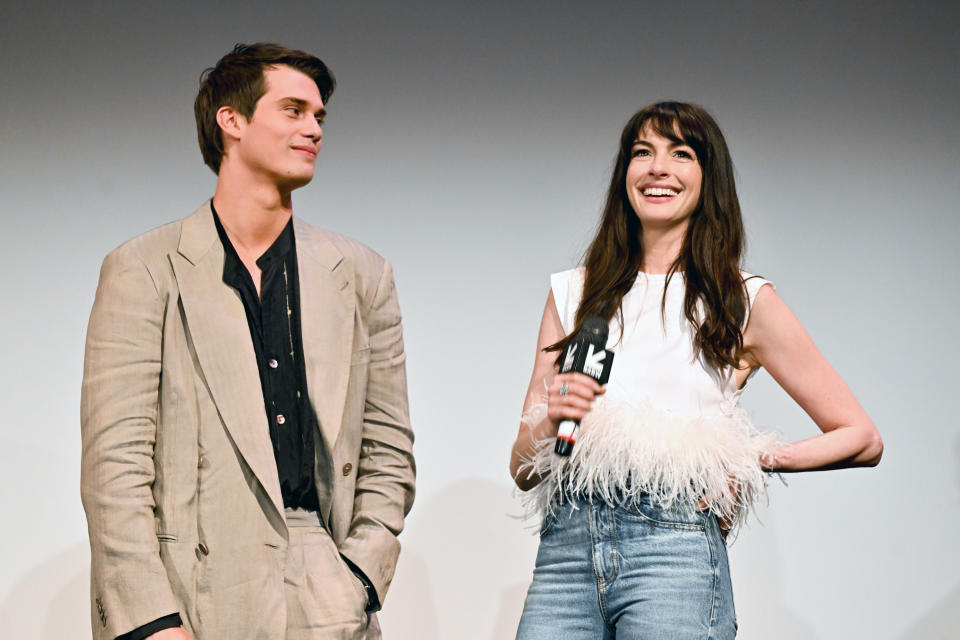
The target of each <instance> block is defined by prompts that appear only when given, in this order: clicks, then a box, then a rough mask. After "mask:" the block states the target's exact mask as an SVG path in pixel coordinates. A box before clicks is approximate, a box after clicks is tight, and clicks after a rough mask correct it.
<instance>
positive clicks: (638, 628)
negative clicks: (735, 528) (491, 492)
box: [517, 496, 737, 640]
mask: <svg viewBox="0 0 960 640" xmlns="http://www.w3.org/2000/svg"><path fill="white" fill-rule="evenodd" d="M736 635H737V622H736V616H735V613H734V609H733V590H732V587H731V584H730V568H729V565H728V563H727V548H726V545H725V544H724V541H723V537H722V535H721V533H720V527H719V525H718V524H717V520H716V518H715V517H713V516H712V515H709V514H705V513H700V512H696V511H693V510H692V509H690V510H685V509H682V508H672V509H670V510H665V509H662V508H660V507H659V506H657V505H655V504H653V503H652V501H651V500H650V499H649V498H647V497H646V496H643V497H641V499H640V500H638V501H637V503H636V504H626V505H623V506H615V507H613V506H609V505H607V504H604V503H602V502H599V501H597V502H593V503H591V502H589V501H586V500H583V499H581V500H580V501H579V502H577V501H567V502H566V503H565V504H562V505H560V506H558V507H557V508H556V510H555V512H554V513H553V514H552V515H550V516H548V517H547V519H546V521H545V522H544V525H543V529H542V531H541V533H540V548H539V551H538V552H537V564H536V568H535V569H534V572H533V583H532V584H531V585H530V589H529V590H528V591H527V599H526V602H525V603H524V606H523V615H522V616H521V618H520V627H519V629H518V630H517V640H614V639H615V638H619V639H620V640H628V639H629V640H694V639H696V640H706V639H708V638H709V639H711V640H730V639H732V638H734V637H735V636H736Z"/></svg>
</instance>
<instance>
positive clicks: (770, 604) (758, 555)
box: [730, 517, 818, 640]
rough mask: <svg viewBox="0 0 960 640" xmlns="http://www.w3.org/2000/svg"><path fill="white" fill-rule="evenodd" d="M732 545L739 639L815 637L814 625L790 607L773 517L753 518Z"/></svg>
mask: <svg viewBox="0 0 960 640" xmlns="http://www.w3.org/2000/svg"><path fill="white" fill-rule="evenodd" d="M751 520H752V525H753V526H750V527H748V528H747V529H745V530H744V531H741V533H740V539H739V540H738V541H737V542H736V543H735V544H733V545H731V547H730V572H731V574H732V576H733V587H734V604H735V606H736V609H737V621H738V622H739V624H740V629H739V631H738V633H737V639H738V640H768V639H769V638H777V640H816V639H817V637H818V636H817V634H816V632H815V631H814V628H813V626H811V625H810V623H809V622H807V621H806V620H804V619H803V618H802V617H801V616H800V615H799V614H798V613H797V612H796V611H794V610H793V609H791V608H790V606H789V605H788V604H787V602H786V598H785V597H784V592H783V582H784V580H783V567H782V564H781V562H780V557H781V555H780V549H779V545H778V543H777V531H776V527H775V526H773V518H766V517H765V518H764V521H765V522H764V524H762V525H761V524H759V523H757V521H756V519H753V518H751Z"/></svg>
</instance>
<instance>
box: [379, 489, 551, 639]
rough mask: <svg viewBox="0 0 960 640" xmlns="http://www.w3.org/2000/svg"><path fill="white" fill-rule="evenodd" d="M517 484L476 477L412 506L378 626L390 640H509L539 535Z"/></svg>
mask: <svg viewBox="0 0 960 640" xmlns="http://www.w3.org/2000/svg"><path fill="white" fill-rule="evenodd" d="M512 487H513V485H512V484H507V483H495V482H490V481H488V480H484V479H479V478H474V479H468V480H463V481H461V482H458V483H456V484H452V485H448V486H447V487H446V488H445V489H443V490H442V491H440V492H439V493H437V494H434V495H432V496H431V497H429V498H427V499H425V500H424V501H423V502H418V503H417V504H416V506H415V507H414V511H413V513H412V514H411V516H412V517H411V518H410V520H409V521H408V522H409V524H408V528H407V530H406V531H405V532H404V533H403V535H402V536H401V542H402V543H403V551H402V553H401V554H400V562H399V565H398V567H397V574H396V579H395V580H394V584H393V586H391V591H390V593H389V594H388V595H387V599H386V603H385V606H384V611H383V614H382V616H381V625H382V627H383V633H384V637H385V638H390V640H446V639H447V638H458V640H510V639H512V638H513V637H514V635H515V634H516V631H517V622H518V621H519V620H520V612H521V611H522V609H523V599H524V597H525V596H526V592H527V585H528V584H529V581H530V576H531V575H532V572H533V562H534V557H535V553H536V546H537V538H536V536H535V535H533V532H532V530H531V529H530V528H529V527H528V526H526V525H525V524H524V523H522V522H521V521H520V520H518V519H517V518H515V517H511V516H512V515H517V514H519V513H520V506H519V503H518V501H517V500H516V499H514V497H513V493H512Z"/></svg>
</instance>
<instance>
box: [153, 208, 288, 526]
mask: <svg viewBox="0 0 960 640" xmlns="http://www.w3.org/2000/svg"><path fill="white" fill-rule="evenodd" d="M170 260H171V263H172V264H173V270H174V273H175V275H176V278H177V285H178V287H179V289H180V299H181V301H182V304H183V310H184V313H185V315H186V323H187V329H188V331H189V335H190V338H191V340H192V342H193V345H194V348H195V349H196V353H197V358H198V359H199V361H200V368H201V370H202V371H203V376H204V379H205V380H206V383H207V386H208V388H209V389H210V393H211V394H212V396H213V401H214V403H215V404H216V406H217V410H218V411H219V413H220V416H221V418H222V419H223V422H224V425H225V426H226V428H227V431H228V432H229V435H230V438H231V439H232V440H233V442H234V444H235V446H236V447H237V449H238V450H239V452H240V455H241V456H243V459H244V460H245V461H246V462H247V464H248V465H249V466H250V469H251V470H252V471H253V474H254V475H255V476H256V477H257V479H258V480H259V481H260V484H261V485H262V486H263V488H264V490H265V491H266V492H267V495H269V496H270V499H271V501H272V502H273V504H274V506H275V507H276V508H277V511H278V513H279V515H280V516H281V518H282V517H283V498H282V497H281V495H280V482H279V479H278V476H277V463H276V460H275V459H274V457H273V445H272V443H271V442H270V434H269V431H268V427H267V417H266V410H265V409H264V403H263V389H262V387H261V385H260V373H259V371H258V369H257V359H256V354H255V353H254V350H253V342H252V340H251V339H250V327H249V325H248V324H247V318H246V314H245V312H244V309H243V302H242V301H241V300H240V296H239V295H238V294H237V292H236V291H234V290H233V289H232V288H231V287H230V286H228V285H226V284H224V282H223V263H224V252H223V245H222V244H221V243H220V239H219V237H218V236H217V230H216V227H215V226H214V222H213V213H212V212H211V210H210V206H209V204H206V205H204V206H203V207H201V208H200V209H198V210H197V211H196V212H195V213H194V214H193V215H191V216H190V217H188V218H187V219H185V220H184V221H183V228H182V231H181V236H180V246H179V249H178V251H177V252H175V253H171V254H170Z"/></svg>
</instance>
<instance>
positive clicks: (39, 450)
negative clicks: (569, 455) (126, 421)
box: [0, 2, 960, 640]
mask: <svg viewBox="0 0 960 640" xmlns="http://www.w3.org/2000/svg"><path fill="white" fill-rule="evenodd" d="M518 4H520V5H521V6H519V7H514V6H511V5H509V4H506V3H504V4H501V3H485V4H483V5H482V6H481V5H479V4H478V5H474V4H470V5H463V6H456V5H454V3H442V2H437V3H424V2H418V3H385V2H363V3H353V4H350V3H344V4H340V3H319V2H316V3H306V2H302V3H298V2H288V3H266V2H261V3H257V2H242V3H241V2H235V3H230V4H229V5H215V4H213V3H211V4H208V5H204V4H202V3H201V4H198V3H184V4H179V3H175V2H167V3H151V4H148V3H129V2H126V3H115V4H104V3H90V4H84V5H83V8H82V9H77V8H76V6H75V5H74V3H67V2H60V3H49V4H47V3H25V2H5V3H4V5H3V7H2V14H0V53H2V56H0V62H2V64H0V96H2V99H0V115H2V117H0V148H2V154H0V212H2V230H3V239H4V245H3V250H2V251H0V278H2V292H3V296H4V303H3V305H2V306H3V313H2V319H0V322H2V324H0V336H2V341H3V343H2V344H3V350H2V353H3V356H4V360H3V368H2V374H0V375H2V380H3V384H2V385H0V403H2V406H3V407H4V420H3V423H2V428H0V451H2V464H0V502H2V504H3V506H4V515H3V518H2V524H0V536H2V537H0V541H2V546H0V629H2V631H0V636H3V637H5V638H6V637H9V638H42V639H53V638H57V639H58V640H59V639H71V638H84V637H89V614H88V604H87V602H88V601H87V581H88V571H89V557H88V550H87V540H86V526H85V520H84V514H83V511H82V509H81V506H80V500H79V491H78V478H79V448H80V441H79V426H78V406H79V385H80V376H81V360H82V348H83V341H84V328H85V326H86V320H87V314H88V312H89V309H90V305H91V303H92V300H93V294H94V289H95V285H96V279H97V274H98V268H99V263H100V260H101V259H102V257H103V256H104V255H105V254H106V253H107V252H108V251H109V250H110V249H111V248H113V247H114V246H116V245H118V244H119V243H120V242H122V241H123V240H125V239H127V238H129V237H131V236H133V235H136V234H137V233H140V232H142V231H144V230H146V229H148V228H151V227H154V226H157V225H159V224H162V223H164V222H166V221H169V220H172V219H175V218H179V217H182V216H184V215H186V214H187V213H189V212H190V211H192V210H193V208H194V207H195V206H196V205H198V204H199V203H201V202H202V201H203V200H204V199H205V198H207V197H208V196H209V195H210V194H211V193H212V190H213V186H214V177H213V175H212V174H211V173H210V172H209V171H207V169H206V168H205V167H204V166H203V165H202V162H201V160H200V155H199V152H198V150H197V148H196V143H195V133H194V124H193V117H192V101H193V97H194V93H195V90H196V86H197V78H198V76H199V74H200V71H201V70H202V69H203V68H204V67H205V66H208V65H210V64H212V63H213V62H214V61H215V60H216V59H217V58H218V57H219V56H220V55H222V54H223V53H224V52H226V51H227V50H228V49H229V48H230V47H231V46H232V45H233V44H234V43H235V42H238V41H254V40H264V39H266V40H276V41H280V42H283V43H286V44H290V45H292V46H297V47H300V48H304V49H307V50H309V51H311V52H315V53H317V54H318V55H320V56H321V57H323V58H324V59H325V60H326V61H327V62H328V63H329V64H330V65H331V67H332V68H333V69H334V71H335V72H336V74H337V76H338V79H339V89H338V91H337V93H336V94H335V95H334V97H333V100H332V101H331V103H330V112H331V116H330V119H329V125H328V126H327V127H325V138H324V149H323V153H322V154H321V158H320V161H319V169H318V175H317V178H316V179H315V181H314V183H313V184H312V185H311V186H309V187H307V188H306V189H304V190H303V191H302V192H299V193H298V194H297V195H296V198H295V209H296V212H297V214H298V215H300V216H301V217H304V218H306V219H307V220H309V221H311V222H313V223H315V224H318V225H322V226H326V227H328V228H331V229H334V230H336V231H339V232H342V233H346V234H348V235H352V236H355V237H357V238H359V239H361V240H363V241H364V242H366V243H368V244H370V245H371V246H373V247H374V248H376V249H377V250H378V251H380V252H381V253H383V254H384V255H386V256H387V257H389V258H390V259H391V260H392V261H393V262H394V265H395V268H396V275H397V280H398V286H399V290H400V295H401V305H402V307H403V311H404V315H405V329H406V338H407V348H408V354H409V376H410V389H411V405H412V414H413V420H414V426H415V429H416V431H417V436H418V440H417V445H416V454H417V458H418V462H419V470H420V474H419V492H418V498H417V502H416V504H415V506H414V510H413V512H412V514H411V516H410V518H409V520H408V527H407V531H406V532H405V533H404V535H403V537H402V541H403V543H404V553H403V555H402V556H401V561H400V566H399V569H398V572H397V577H396V580H395V581H394V585H393V587H392V590H391V592H390V594H389V596H388V598H387V601H386V608H385V611H384V613H383V614H382V621H383V626H384V629H385V632H386V633H387V637H388V639H389V640H414V639H416V640H436V639H444V640H446V639H449V638H458V639H460V638H462V639H465V640H472V639H478V640H480V639H482V640H500V639H508V638H512V637H513V632H514V630H515V625H516V622H517V619H518V617H519V614H520V610H521V607H522V601H523V596H524V593H525V590H526V586H527V584H528V581H529V578H530V575H531V571H532V567H533V555H534V552H535V548H536V539H535V537H534V536H533V535H532V534H531V532H530V531H529V530H528V529H525V528H524V527H523V526H522V525H521V523H520V522H518V521H517V520H515V519H513V518H511V517H510V516H511V515H516V514H518V513H519V507H518V504H517V502H516V501H515V500H514V498H513V497H512V490H511V483H510V480H509V477H508V473H507V468H506V467H507V459H508V453H509V449H510V445H511V443H512V440H513V437H514V435H515V431H516V425H517V422H518V417H519V412H520V407H521V404H522V400H523V395H524V390H525V387H526V383H527V378H528V375H529V370H530V367H531V365H532V361H533V353H534V346H535V339H536V330H537V323H538V320H539V315H540V311H541V309H542V305H543V300H544V298H545V296H546V292H547V275H548V274H549V273H550V272H552V271H557V270H561V269H565V268H568V267H570V266H572V265H574V264H575V263H576V261H577V259H578V257H579V254H580V252H581V251H582V249H583V248H584V246H585V243H586V241H587V240H588V239H589V236H590V232H591V230H592V228H593V225H594V224H595V222H596V218H597V214H598V211H599V208H600V204H601V198H602V196H603V190H604V187H605V182H606V180H607V175H608V171H609V169H610V165H611V161H612V158H613V154H614V151H615V148H616V144H617V136H618V134H619V130H620V127H621V126H622V124H623V122H624V121H625V120H626V119H627V118H628V116H629V115H630V114H631V113H633V112H634V111H635V110H636V109H638V108H640V107H641V106H643V105H645V104H647V103H649V102H651V101H654V100H657V99H663V98H677V99H682V100H693V101H696V102H699V103H701V104H703V105H705V106H707V107H708V108H709V109H710V110H711V111H712V112H713V113H714V114H715V116H716V117H717V119H718V120H719V122H720V124H721V126H722V127H723V128H724V130H725V132H726V134H727V137H728V140H729V142H730V144H731V147H732V151H733V155H734V160H735V162H736V163H737V168H738V174H739V180H740V183H739V184H740V193H741V199H742V204H743V207H744V211H745V216H746V222H747V228H748V231H749V239H750V250H749V255H748V264H747V266H748V268H749V269H751V270H753V271H755V272H757V273H760V274H763V275H764V276H766V277H768V278H770V279H772V280H774V281H775V282H776V283H777V285H778V289H779V292H780V295H781V296H782V297H783V298H784V299H785V300H786V301H787V303H788V304H789V305H790V306H791V307H792V308H793V309H794V311H795V312H796V313H797V315H798V316H799V317H800V318H801V320H802V321H803V322H804V324H805V325H806V327H807V329H808V330H809V332H810V333H811V335H812V336H813V337H814V339H815V341H816V342H817V343H818V345H819V346H820V347H821V349H822V350H823V351H824V353H825V354H826V355H827V357H828V358H829V359H830V360H831V362H832V363H833V364H834V366H835V367H836V368H837V369H838V370H839V371H840V372H841V374H842V375H843V376H844V377H845V378H846V380H847V381H848V383H849V384H850V386H851V387H852V388H853V390H854V392H855V393H856V394H857V396H858V398H859V399H860V401H861V402H862V403H863V405H864V406H865V407H866V408H867V410H868V412H869V413H870V414H871V416H872V417H873V418H874V420H875V422H876V424H877V425H878V427H879V428H880V430H881V432H882V434H883V436H884V439H885V442H886V454H885V457H884V460H883V463H882V464H881V466H880V467H878V468H877V469H875V470H856V471H844V472H833V473H825V474H813V475H804V476H794V477H791V478H789V479H788V481H789V486H787V487H785V486H782V485H780V484H779V483H775V484H774V486H773V489H772V492H771V499H770V505H769V508H766V509H764V510H763V511H762V513H761V519H762V521H763V522H762V524H758V523H755V524H754V525H753V526H752V527H750V528H749V529H748V530H746V531H745V532H744V533H743V534H742V535H741V537H740V539H739V540H738V541H737V542H736V544H735V545H734V546H733V548H732V552H731V553H732V559H733V560H732V561H733V572H734V582H735V589H736V596H737V608H738V614H739V618H740V622H741V633H740V637H741V638H744V639H745V640H758V639H769V638H783V639H787V640H792V639H798V640H799V639H801V638H802V639H815V640H830V639H834V638H837V639H840V638H843V639H849V638H871V639H879V640H882V639H896V640H907V639H911V640H912V639H917V640H919V639H924V640H926V639H930V638H952V637H956V636H955V634H956V629H957V628H958V625H960V578H958V575H960V556H958V554H957V551H956V531H957V530H958V528H960V429H958V427H957V419H956V415H957V412H956V410H955V409H954V408H952V407H953V406H954V405H955V401H956V392H955V387H956V374H955V362H956V360H957V359H958V356H960V350H958V340H957V331H956V318H957V315H958V314H957V312H958V305H957V302H956V295H957V292H958V290H960V270H958V268H957V267H958V265H957V259H956V257H955V245H956V243H957V241H958V240H960V222H958V219H960V216H958V213H960V212H958V206H957V202H958V199H960V187H958V178H960V173H958V169H960V159H958V158H960V156H958V152H957V149H958V143H960V126H958V125H960V115H958V114H960V110H958V109H957V106H956V104H957V99H958V98H960V90H958V89H960V87H958V75H957V73H956V66H957V62H958V46H957V44H956V37H955V33H954V30H955V26H956V24H957V19H958V18H960V13H958V10H957V8H956V5H955V4H953V3H948V2H942V3H936V2H933V3H921V4H907V3H892V2H863V3H840V6H839V7H838V6H835V4H836V3H824V4H818V3H803V4H799V3H797V4H787V3H782V4H781V3H764V2H757V3H665V4H653V3H644V2H634V3H604V2H599V3H598V2H595V3H592V4H591V5H590V6H589V7H588V6H587V4H586V3H572V2H555V3H548V2H542V3H518ZM744 404H745V405H747V406H748V407H750V408H752V409H753V411H754V415H755V419H756V421H757V422H758V423H759V424H761V425H766V426H776V427H778V428H780V429H781V430H782V431H783V432H784V433H785V434H786V435H787V436H788V437H791V438H801V437H805V436H807V435H810V434H812V433H813V431H814V429H815V427H814V425H813V424H812V423H811V422H810V420H809V419H808V418H807V417H806V416H805V415H804V414H803V413H802V412H801V411H800V410H799V409H798V408H797V407H796V406H795V405H794V404H792V402H791V401H790V400H789V398H787V397H786V396H785V394H784V393H783V392H782V391H780V390H779V388H777V387H776V385H775V384H774V383H773V382H772V381H771V380H770V379H769V377H764V376H758V377H757V378H756V379H755V380H754V381H753V382H751V385H750V389H749V391H748V392H747V393H746V395H745V399H744Z"/></svg>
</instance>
